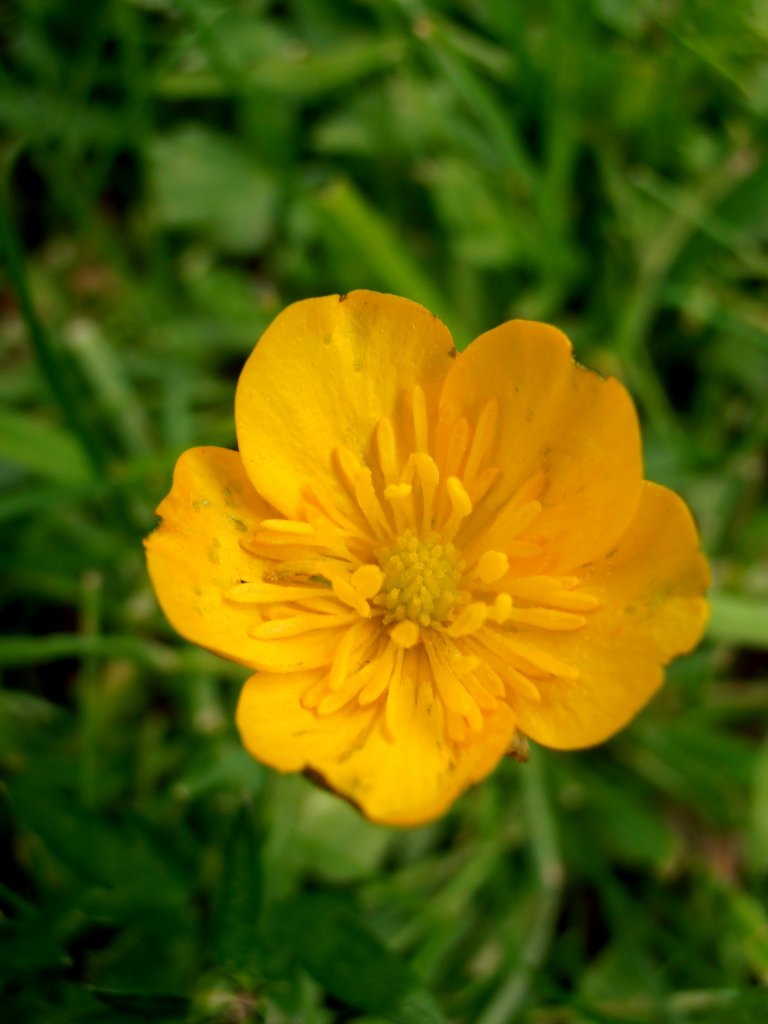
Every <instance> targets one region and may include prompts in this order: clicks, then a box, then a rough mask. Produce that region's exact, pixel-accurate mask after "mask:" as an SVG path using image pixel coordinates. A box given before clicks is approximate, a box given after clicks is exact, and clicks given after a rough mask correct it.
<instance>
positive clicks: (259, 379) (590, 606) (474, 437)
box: [147, 291, 708, 825]
mask: <svg viewBox="0 0 768 1024" xmlns="http://www.w3.org/2000/svg"><path fill="white" fill-rule="evenodd" d="M235 420H236V426H237V437H238V442H239V447H240V451H239V452H234V451H227V450H224V449H220V448H193V449H191V450H190V451H188V452H186V453H185V454H184V455H182V456H181V458H180V459H179V461H178V464H177V466H176V470H175V474H174V479H173V488H172V490H171V492H170V494H169V495H168V497H166V498H165V500H164V501H163V502H162V503H161V505H160V507H159V508H158V513H159V515H160V516H161V518H162V522H161V524H160V526H159V527H158V529H157V530H156V531H155V533H153V534H152V535H151V536H150V537H149V539H148V540H147V556H148V560H149V570H150V574H151V577H152V581H153V583H154V586H155V590H156V592H157V595H158V598H159V600H160V603H161V605H162V607H163V609H164V611H165V613H166V615H167V617H168V618H169V620H170V621H171V623H172V624H173V626H174V627H175V628H176V629H177V630H178V631H179V632H180V633H181V634H182V635H183V636H185V637H187V638H188V639H190V640H193V641H195V642H196V643H198V644H201V645H202V646H204V647H207V648H209V649H210V650H212V651H215V652H216V653H217V654H220V655H222V656H223V657H226V658H230V659H233V660H235V661H237V662H239V663H241V664H243V665H245V666H248V667H250V668H252V669H255V670H256V672H255V674H254V675H252V676H251V678H250V679H249V680H248V681H247V682H246V684H245V687H244V690H243V693H242V696H241V698H240V704H239V707H238V712H237V724H238V727H239V729H240V733H241V735H242V738H243V741H244V743H245V745H246V747H247V748H248V750H249V751H250V752H251V753H252V754H253V755H254V756H255V757H257V758H259V759H260V760H261V761H264V762H266V763H267V764H269V765H272V766H273V767H275V768H277V769H279V770H280V771H299V770H309V771H311V772H312V773H314V774H315V775H319V776H321V777H322V778H323V779H324V780H325V782H326V783H327V784H328V785H329V786H330V787H331V788H333V789H334V790H336V791H337V792H338V793H340V794H343V795H344V796H346V797H347V798H349V799H350V800H352V801H354V802H355V803H356V804H357V805H358V806H359V807H360V808H361V809H362V810H363V811H364V813H365V814H366V815H367V816H368V817H369V818H371V819H372V820H374V821H379V822H386V823H392V824H400V825H409V824H417V823H420V822H424V821H427V820H429V819H431V818H434V817H435V816H437V815H438V814H440V813H441V812H442V811H444V810H445V809H446V808H447V807H448V806H449V805H450V804H451V802H452V801H453V800H454V799H455V798H456V797H457V795H458V794H459V793H461V792H462V791H463V790H464V789H465V788H466V787H467V786H469V785H470V784H471V783H473V782H475V781H476V780H478V779H481V778H483V777H484V776H485V775H487V774H488V773H489V772H490V771H491V770H492V769H493V768H494V766H495V765H496V764H497V763H498V761H499V760H500V758H501V757H502V756H503V755H504V754H505V752H507V751H509V750H510V749H511V748H512V747H514V746H515V745H516V744H517V743H518V742H519V740H520V737H521V735H525V736H530V737H532V738H533V739H534V740H535V741H537V742H539V743H542V744H544V745H546V746H549V747H555V748H560V749H572V748H578V747H586V746H590V745H592V744H595V743H599V742H600V741H601V740H604V739H606V737H608V736H610V735H611V734H612V733H614V732H616V731H617V730H618V729H620V728H621V727H622V726H623V725H624V724H625V723H626V722H627V721H628V720H629V719H630V718H632V716H633V715H635V714H636V712H637V711H638V710H639V709H640V708H641V707H642V706H643V705H644V704H645V703H646V701H647V700H648V699H649V698H650V697H651V695H652V694H653V693H654V691H655V690H656V689H657V688H658V687H659V685H660V684H661V682H662V678H663V666H664V665H665V664H666V663H667V662H668V661H669V660H670V659H671V658H672V657H674V656H675V655H678V654H681V653H683V652H685V651H688V650H689V649H690V648H691V647H692V646H693V645H694V644H695V643H696V642H697V640H698V639H699V637H700V636H701V633H702V630H703V628H704V624H705V620H706V602H705V600H704V596H703V595H704V592H705V590H706V587H707V584H708V569H707V563H706V561H705V559H704V557H703V555H702V554H701V552H700V551H699V549H698V538H697V534H696V528H695V526H694V524H693V521H692V519H691V516H690V513H689V512H688V509H687V507H686V506H685V504H684V503H683V502H682V501H681V499H680V498H679V497H677V496H676V495H675V494H674V493H673V492H671V491H669V490H667V489H666V488H664V487H660V486H658V485H656V484H652V483H648V482H644V481H643V478H642V476H643V473H642V462H641V450H640V436H639V430H638V423H637V418H636V414H635V410H634V407H633V405H632V401H631V399H630V398H629V396H628V394H627V392H626V391H625V390H624V388H623V387H622V386H621V384H619V383H618V381H616V380H613V379H610V378H609V379H603V378H601V377H599V376H597V375H596V374H594V373H591V372H589V371H588V370H585V369H583V368H582V367H580V366H578V365H576V363H574V361H573V358H572V354H571V345H570V342H569V341H568V339H567V338H566V337H565V336H564V335H563V334H562V333H561V332H560V331H558V330H556V329H555V328H554V327H549V326H546V325H544V324H538V323H530V322H526V321H520V320H518V321H512V322H510V323H506V324H503V325H502V326H501V327H497V328H496V329H495V330H492V331H488V332H487V333H486V334H483V335H481V336H480V337H479V338H477V339H476V340H475V341H474V342H473V343H472V344H471V345H470V346H469V348H468V349H466V351H464V352H462V353H459V354H457V352H456V350H455V348H454V347H453V343H452V340H451V336H450V334H449V333H448V330H447V329H446V328H445V327H444V325H443V324H442V323H440V321H439V320H437V319H436V318H435V317H434V316H432V315H431V314H430V313H429V312H427V310H425V309H423V308H422V307H421V306H418V305H416V304H415V303H413V302H410V301H408V300H406V299H401V298H396V297H394V296H391V295H380V294H377V293H374V292H367V291H357V292H351V293H350V294H349V295H346V296H344V295H342V296H330V297H327V298H320V299H309V300H307V301H305V302H298V303H296V304H295V305H293V306H290V307H289V308H288V309H286V310H285V311H284V312H283V313H282V314H281V315H280V316H278V318H277V319H276V320H275V321H274V322H273V323H272V325H271V326H270V327H269V328H268V329H267V331H266V332H265V334H264V335H263V337H262V338H261V340H260V341H259V343H258V345H257V346H256V348H255V350H254V352H253V354H252V355H251V356H250V358H249V359H248V361H247V363H246V365H245V368H244V369H243V372H242V375H241V377H240V382H239V384H238V387H237V394H236V399H235Z"/></svg>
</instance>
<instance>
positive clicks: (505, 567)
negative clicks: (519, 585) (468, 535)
mask: <svg viewBox="0 0 768 1024" xmlns="http://www.w3.org/2000/svg"><path fill="white" fill-rule="evenodd" d="M508 571H509V559H508V558H507V556H506V555H505V554H504V552H503V551H484V552H483V554H482V555H481V556H480V557H479V558H478V560H477V566H476V568H475V575H476V576H477V578H478V579H479V580H481V581H482V582H483V583H495V582H496V581H497V580H500V579H501V577H502V576H505V575H506V574H507V572H508Z"/></svg>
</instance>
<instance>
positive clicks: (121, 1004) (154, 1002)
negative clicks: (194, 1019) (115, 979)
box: [91, 988, 190, 1020]
mask: <svg viewBox="0 0 768 1024" xmlns="http://www.w3.org/2000/svg"><path fill="white" fill-rule="evenodd" d="M91 991H92V992H93V994H94V995H95V996H96V998H97V999H99V1000H100V1001H101V1002H102V1003H104V1004H105V1005H106V1006H109V1007H110V1008H111V1009H113V1010H117V1011H118V1012H119V1013H124V1014H127V1015H128V1016H130V1017H143V1018H144V1019H145V1020H169V1019H170V1020H178V1019H179V1018H180V1017H185V1016H186V1015H187V1010H188V1009H189V1005H190V1000H189V999H188V998H187V996H177V995H170V994H168V993H165V992H162V993H161V992H124V991H121V990H117V989H109V988H95V989H92V990H91Z"/></svg>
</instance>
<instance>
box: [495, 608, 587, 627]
mask: <svg viewBox="0 0 768 1024" xmlns="http://www.w3.org/2000/svg"><path fill="white" fill-rule="evenodd" d="M507 618H508V620H509V621H510V622H517V623H519V624H520V625H525V626H538V627H539V628H540V629H552V630H557V631H572V630H574V629H581V627H582V626H583V625H585V624H586V621H587V620H586V619H585V618H584V616H583V615H574V614H573V612H562V611H560V610H559V609H555V608H517V607H513V608H510V611H509V615H508V616H507Z"/></svg>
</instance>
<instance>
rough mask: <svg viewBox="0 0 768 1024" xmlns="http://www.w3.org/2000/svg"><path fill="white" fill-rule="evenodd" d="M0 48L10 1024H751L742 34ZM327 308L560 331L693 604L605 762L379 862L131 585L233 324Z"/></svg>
mask: <svg viewBox="0 0 768 1024" xmlns="http://www.w3.org/2000/svg"><path fill="white" fill-rule="evenodd" d="M0 39H1V40H2V42H1V43H0V46H1V49H2V57H1V60H0V126H1V136H0V137H1V138H2V142H1V143H0V160H1V162H2V163H1V166H2V189H3V197H2V204H3V205H2V216H1V217H0V226H1V228H2V243H3V248H4V255H5V276H4V277H3V278H2V281H1V282H0V396H1V397H2V408H1V409H0V551H2V566H3V568H2V575H1V576H0V607H1V608H2V633H3V635H2V637H0V675H1V677H2V688H0V763H1V764H2V772H3V778H4V780H5V781H4V783H3V785H2V788H0V822H1V824H2V847H1V848H0V863H2V887H1V888H0V908H1V909H2V918H0V979H1V984H2V991H3V995H2V997H1V998H0V1002H1V1003H2V1005H3V1007H4V1008H5V1016H4V1019H7V1020H9V1021H10V1020H13V1021H19V1022H32V1024H38V1022H41V1024H42V1022H45V1024H57V1022H68V1021H73V1022H94V1024H96V1022H113V1021H114V1022H126V1024H128V1022H130V1021H135V1020H138V1019H144V1020H183V1019H191V1020H198V1021H203V1020H209V1021H223V1022H233V1024H235V1022H246V1021H254V1022H256V1021H261V1022H267V1024H288V1022H292V1024H333V1022H337V1021H338V1022H347V1021H349V1022H352V1021H355V1022H357V1024H362V1022H363V1021H366V1022H367V1024H374V1022H375V1021H392V1022H395V1024H440V1022H446V1021H450V1022H457V1024H507V1022H514V1021H526V1022H530V1024H619V1022H635V1024H637V1022H651V1024H656V1022H662V1024H663V1022H684V1024H717V1022H719V1021H728V1022H729V1024H743V1022H761V1021H764V1020H766V1019H768V991H767V990H766V989H765V988H764V987H763V986H764V985H765V984H766V982H768V913H767V912H766V904H765V896H766V892H767V891H768V745H767V744H766V741H765V731H766V730H765V725H766V721H768V715H767V714H766V712H767V711H768V653H767V652H768V601H767V599H766V595H768V503H767V502H766V470H767V468H768V467H767V465H766V450H767V448H768V444H767V442H768V304H767V300H768V165H767V164H766V162H765V144H766V137H767V136H768V124H767V122H766V115H768V5H767V4H766V3H765V2H760V0H755V2H747V0H729V2H728V3H722V4H718V3H711V2H701V3H698V2H686V0H677V2H675V0H643V2H632V0H585V2H583V3H573V2H569V0H542V2H540V3H533V2H531V3H520V2H514V0H443V2H437V0H435V2H423V3H420V2H417V0H286V2H282V3H270V2H267V0H229V2H225V0H79V2H77V3H75V2H74V0H72V2H69V3H67V2H66V0H16V3H14V4H10V5H3V6H2V7H0ZM355 287H368V288H375V289H380V290H385V291H392V292H396V293H399V294H402V295H406V296H409V297H410V298H413V299H416V300H418V301H420V302H422V303H424V304H425V305H427V306H428V307H429V308H430V309H432V310H433V311H434V312H436V313H437V314H438V315H440V316H441V317H442V318H443V319H444V320H445V321H446V322H447V324H448V325H449V327H450V328H451V329H452V330H453V332H454V335H455V337H456V338H457V341H458V343H459V344H460V345H461V344H466V343H467V342H468V341H469V340H470V339H471V338H472V337H473V336H474V335H475V334H477V333H479V332H481V331H482V330H485V329H487V328H490V327H492V326H495V325H496V324H498V323H500V322H501V321H503V320H505V319H508V318H510V317H513V316H524V317H529V318H537V319H544V320H549V321H551V322H554V323H556V324H557V325H559V326H560V327H562V328H563V329H565V330H566V331H567V332H568V333H570V334H571V336H572V337H573V339H574V342H575V344H576V348H577V352H578V355H579V359H580V360H581V361H582V362H584V363H585V364H587V365H590V366H593V367H595V368H597V369H600V370H601V371H603V372H607V373H612V374H615V375H617V376H619V377H621V378H622V379H623V380H624V381H625V382H626V383H627V385H628V386H629V388H630V389H631V391H632V393H633V394H634V396H635V398H636V400H637V402H638V405H639V407H640V411H641V415H642V417H643V421H644V429H645V442H646V461H647V475H648V476H649V477H651V478H653V479H655V480H658V481H661V482H664V483H667V484H670V485H672V486H674V487H675V488H676V489H677V490H679V491H681V492H682V493H683V494H684V496H685V497H686V499H687V500H688V501H689V502H690V503H691V505H692V507H693V509H694V511H695V513H696V515H697V518H698V520H699V523H700V525H701V528H702V533H703V538H704V544H705V547H706V549H707V551H708V552H709V553H710V555H711V557H712V560H713V566H714V570H715V589H714V593H713V601H712V605H713V612H712V621H711V626H710V630H709V635H708V639H707V641H706V642H705V643H704V644H703V645H702V647H701V648H700V649H699V650H698V651H697V652H696V653H694V654H693V655H691V656H690V657H688V658H686V659H683V660H682V661H681V662H678V663H677V664H676V665H675V666H674V667H673V668H672V670H671V671H670V672H669V682H668V685H667V686H666V688H665V689H664V691H663V692H662V693H661V694H660V696H659V697H658V698H657V699H656V700H655V701H654V702H653V704H652V706H651V707H650V708H649V709H648V710H647V711H646V712H644V713H643V715H642V716H641V717H640V719H639V720H638V721H637V722H636V723H635V724H634V725H633V726H632V727H631V728H630V729H628V730H627V731H626V732H625V733H624V734H622V735H621V736H619V737H618V738H616V739H615V740H614V741H612V742H611V743H609V744H607V745H605V746H604V747H602V748H600V749H597V750H594V751H588V752H585V753H580V754H574V755H564V754H549V753H547V752H545V751H540V750H535V751H534V752H533V757H532V760H531V762H530V764H529V765H527V766H519V765H517V764H513V763H509V764H507V763H505V764H503V765H502V766H501V767H500V769H499V770H498V772H497V773H496V774H495V775H494V776H493V777H492V778H491V779H489V780H487V781H486V782H485V783H483V784H482V785H481V786H479V787H478V788H477V789H476V790H474V791H473V792H470V793H469V794H467V795H466V796H465V797H463V798H462V799H461V800H460V801H459V803H458V804H457V805H456V807H455V808H454V810H453V811H452V812H451V813H450V814H449V815H447V816H446V817H445V818H443V819H442V820H440V821H438V822H436V823H434V824H432V825H430V826H427V827H423V828H418V829H414V830H412V831H406V832H404V831H396V830H390V829H384V828H378V827H374V826H371V825H368V824H367V823H366V822H365V821H363V820H362V819H361V818H360V817H358V816H357V815H356V814H355V812H354V811H352V810H351V809H350V808H349V807H347V806H346V805H345V804H343V803H342V802H341V801H337V800H335V799H334V798H333V797H331V796H330V795H328V794H326V793H323V792H321V791H319V790H316V789H314V788H312V787H311V786H310V785H309V783H307V782H305V781H304V780H303V779H301V778H296V777H277V776H275V775H274V774H272V773H270V772H268V771H267V770H265V769H263V768H261V767H260V766H259V765H257V764H256V763H254V762H252V761H251V760H249V758H248V757H247V756H246V755H245V754H244V752H243V751H242V750H241V747H240V744H239V741H238V739H237V736H236V734H235V729H234V725H233V708H234V704H235V701H236V698H237V694H238V690H239V686H240V683H241V681H242V680H243V678H244V676H245V674H246V673H245V671H244V670H241V669H240V668H238V667H237V666H232V665H228V664H226V663H224V662H220V661H218V660H217V659H215V658H214V657H212V656H209V655H207V654H206V653H205V652H202V651H200V650H197V649H195V648H193V647H192V646H191V645H187V644H185V643H183V642H181V641H180V640H178V638H176V637H175V636H174V635H173V634H172V632H171V631H170V629H169V627H168V626H167V625H166V623H165V621H164V620H163V618H162V616H161V615H160V613H159V612H158V609H157V607H156V604H155V601H154V598H153V596H152V593H151V591H150V589H149V585H148V582H147V577H146V573H145V568H144V563H143V556H142V550H141V543H140V542H141V537H142V536H143V535H144V534H145V533H147V532H148V531H149V530H150V529H151V528H152V525H153V523H154V516H153V511H152V510H153V508H154V506H155V505H156V504H157V502H158V500H159V499H160V498H161V497H162V496H163V494H164V493H165V492H166V490H167V488H168V485H169V480H170V473H171V468H172V466H173V463H174V460H175V458H176V456H177V455H178V453H179V452H180V451H181V450H183V449H184V448H186V447H189V446H191V445H194V444H220V445H225V446H234V443H235V437H234V426H233V416H232V403H233V397H234V386H235V382H236V379H237V375H238V372H239V370H240V367H241V366H242V364H243V362H244V359H245V357H246V355H247V354H248V352H249V351H250V349H251V348H252V346H253V344H254V342H255V341H256V339H257V338H258V336H259V334H260V332H261V330H262V329H263V328H264V327H265V325H266V324H267V323H268V322H269V321H270V319H271V318H272V317H273V316H274V315H275V314H276V313H277V312H278V311H279V310H280V309H281V308H283V307H284V306H285V305H286V304H287V303H288V302H290V301H292V300H294V299H297V298H304V297H307V296H312V295H322V294H327V293H330V292H335V291H345V290H347V289H351V288H355ZM631 671H632V666H631V665H628V666H627V672H628V674H630V673H631Z"/></svg>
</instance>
